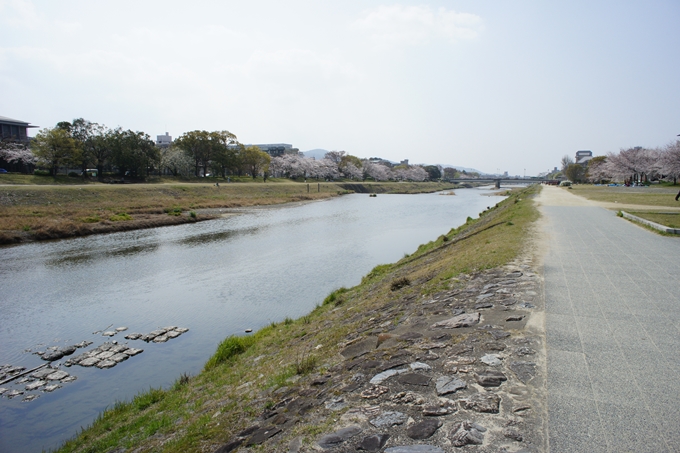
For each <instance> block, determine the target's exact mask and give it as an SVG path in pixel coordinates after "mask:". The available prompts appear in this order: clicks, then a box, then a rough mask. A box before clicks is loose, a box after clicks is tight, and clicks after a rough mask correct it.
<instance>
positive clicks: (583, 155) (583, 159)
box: [574, 151, 593, 167]
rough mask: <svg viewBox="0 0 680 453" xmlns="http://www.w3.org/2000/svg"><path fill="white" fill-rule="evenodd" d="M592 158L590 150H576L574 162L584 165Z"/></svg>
mask: <svg viewBox="0 0 680 453" xmlns="http://www.w3.org/2000/svg"><path fill="white" fill-rule="evenodd" d="M592 158H593V152H592V151H576V158H575V159H574V163H576V164H579V165H582V166H584V167H586V166H587V165H588V161H589V160H590V159H592Z"/></svg>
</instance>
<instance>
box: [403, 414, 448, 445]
mask: <svg viewBox="0 0 680 453" xmlns="http://www.w3.org/2000/svg"><path fill="white" fill-rule="evenodd" d="M441 426H442V422H441V420H438V419H436V418H428V419H425V420H423V421H422V422H418V423H415V424H413V425H411V426H409V427H408V429H407V430H406V435H407V436H408V437H410V438H411V439H416V440H422V439H427V438H428V437H432V435H433V434H434V433H435V432H436V431H437V430H438V429H439V428H440V427H441Z"/></svg>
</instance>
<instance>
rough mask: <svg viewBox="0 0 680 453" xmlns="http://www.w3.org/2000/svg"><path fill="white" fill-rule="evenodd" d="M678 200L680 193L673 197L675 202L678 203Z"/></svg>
mask: <svg viewBox="0 0 680 453" xmlns="http://www.w3.org/2000/svg"><path fill="white" fill-rule="evenodd" d="M678 198H680V192H678V194H677V195H676V196H675V201H678Z"/></svg>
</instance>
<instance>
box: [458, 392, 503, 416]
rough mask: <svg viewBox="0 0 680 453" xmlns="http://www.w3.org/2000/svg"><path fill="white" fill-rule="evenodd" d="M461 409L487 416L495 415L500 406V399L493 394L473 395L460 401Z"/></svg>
mask: <svg viewBox="0 0 680 453" xmlns="http://www.w3.org/2000/svg"><path fill="white" fill-rule="evenodd" d="M460 403H461V405H462V406H463V409H468V410H473V411H475V412H483V413H489V414H497V413H498V409H499V407H500V404H501V397H500V396H498V395H496V394H495V393H475V394H474V395H472V396H469V397H467V398H465V399H462V400H460Z"/></svg>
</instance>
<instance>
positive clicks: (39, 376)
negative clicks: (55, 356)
mask: <svg viewBox="0 0 680 453" xmlns="http://www.w3.org/2000/svg"><path fill="white" fill-rule="evenodd" d="M52 373H54V368H50V367H47V368H43V369H41V370H38V371H36V372H35V373H31V377H32V378H35V379H42V378H44V377H45V376H47V375H49V374H52Z"/></svg>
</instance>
